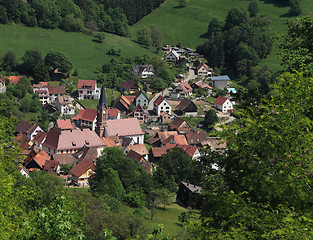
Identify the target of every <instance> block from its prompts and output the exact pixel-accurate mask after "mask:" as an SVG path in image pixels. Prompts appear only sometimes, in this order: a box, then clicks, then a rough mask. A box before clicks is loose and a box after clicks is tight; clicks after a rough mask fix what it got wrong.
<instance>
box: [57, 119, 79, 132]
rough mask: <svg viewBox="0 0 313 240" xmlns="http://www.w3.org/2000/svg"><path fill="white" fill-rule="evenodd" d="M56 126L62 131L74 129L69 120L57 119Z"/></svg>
mask: <svg viewBox="0 0 313 240" xmlns="http://www.w3.org/2000/svg"><path fill="white" fill-rule="evenodd" d="M56 126H57V127H58V128H60V129H62V130H66V129H73V128H75V127H73V125H72V123H71V120H70V119H58V120H57V122H56Z"/></svg>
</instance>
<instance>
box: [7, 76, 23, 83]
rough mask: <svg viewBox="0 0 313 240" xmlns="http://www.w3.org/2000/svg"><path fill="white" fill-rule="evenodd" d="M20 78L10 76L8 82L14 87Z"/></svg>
mask: <svg viewBox="0 0 313 240" xmlns="http://www.w3.org/2000/svg"><path fill="white" fill-rule="evenodd" d="M21 77H22V76H10V82H11V83H13V84H15V85H16V84H18V82H19V81H20V78H21Z"/></svg>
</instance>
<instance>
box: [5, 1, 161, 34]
mask: <svg viewBox="0 0 313 240" xmlns="http://www.w3.org/2000/svg"><path fill="white" fill-rule="evenodd" d="M162 2H163V1H162V0H154V1H143V0H133V1H131V0H129V1H109V0H108V1H101V0H86V1H85V0H66V1H63V0H50V1H47V0H29V1H28V2H27V3H26V2H25V1H22V0H12V1H11V0H3V1H1V2H0V23H2V24H7V23H10V22H14V23H16V24H24V25H25V26H28V27H36V26H38V27H42V28H47V29H55V28H60V29H63V30H65V31H70V32H80V31H83V30H84V29H89V30H92V31H104V32H110V33H115V34H117V35H120V36H126V35H128V34H129V32H128V31H129V30H128V28H129V26H128V24H133V23H135V22H136V21H138V20H140V19H141V18H142V17H143V16H145V15H146V14H148V13H150V12H151V11H152V10H153V9H154V8H156V7H158V6H159V5H160V4H161V3H162ZM125 13H126V14H125Z"/></svg>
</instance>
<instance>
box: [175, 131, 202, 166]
mask: <svg viewBox="0 0 313 240" xmlns="http://www.w3.org/2000/svg"><path fill="white" fill-rule="evenodd" d="M179 136H182V135H179ZM176 147H178V148H181V149H183V150H184V151H185V152H186V153H187V154H188V155H189V156H190V157H191V158H192V160H196V159H198V158H200V156H201V154H200V151H199V150H198V148H197V147H195V146H191V145H187V144H184V145H180V144H177V145H176Z"/></svg>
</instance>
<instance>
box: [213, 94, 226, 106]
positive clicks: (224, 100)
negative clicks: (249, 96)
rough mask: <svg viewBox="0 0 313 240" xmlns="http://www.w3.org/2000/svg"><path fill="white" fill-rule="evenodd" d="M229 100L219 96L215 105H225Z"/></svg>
mask: <svg viewBox="0 0 313 240" xmlns="http://www.w3.org/2000/svg"><path fill="white" fill-rule="evenodd" d="M227 100H228V98H227V97H223V96H218V97H217V98H216V99H215V101H214V103H215V104H217V105H223V104H224V103H225V102H226V101H227Z"/></svg>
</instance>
